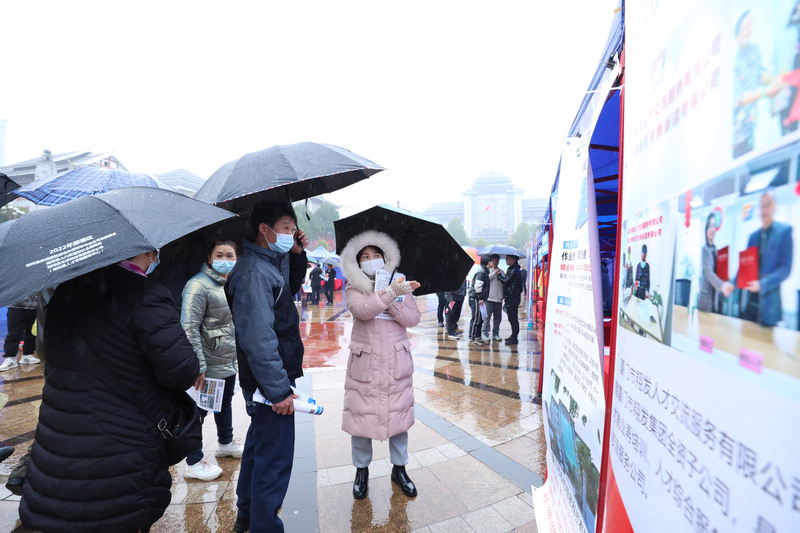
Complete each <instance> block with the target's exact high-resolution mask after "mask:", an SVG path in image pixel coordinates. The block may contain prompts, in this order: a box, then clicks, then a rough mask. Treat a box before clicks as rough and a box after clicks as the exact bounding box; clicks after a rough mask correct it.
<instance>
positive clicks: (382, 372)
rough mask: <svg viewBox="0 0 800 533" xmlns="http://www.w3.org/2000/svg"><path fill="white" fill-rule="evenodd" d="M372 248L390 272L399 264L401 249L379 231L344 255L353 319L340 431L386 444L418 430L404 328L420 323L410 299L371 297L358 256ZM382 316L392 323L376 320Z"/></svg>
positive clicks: (350, 245) (353, 243) (352, 242)
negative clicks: (380, 253)
mask: <svg viewBox="0 0 800 533" xmlns="http://www.w3.org/2000/svg"><path fill="white" fill-rule="evenodd" d="M368 245H375V246H378V247H380V248H381V249H382V250H383V252H384V262H385V263H386V266H385V267H384V268H385V269H386V270H387V271H389V272H392V271H393V270H394V269H395V268H397V265H399V264H400V250H399V248H398V246H397V243H395V242H394V241H393V240H392V239H391V238H390V237H389V236H388V235H386V234H384V233H379V232H376V231H367V232H364V233H361V234H359V235H357V236H356V237H353V238H352V239H350V241H349V242H348V244H347V246H345V249H344V250H342V252H341V254H340V259H341V268H342V271H343V273H344V275H345V278H346V279H347V289H346V290H345V298H346V301H347V307H348V308H349V310H350V312H351V313H352V315H353V332H352V336H351V339H350V340H351V342H350V357H349V359H348V361H347V377H346V378H345V383H344V412H343V416H342V429H343V430H344V431H346V432H347V433H349V434H350V435H354V436H357V437H366V438H370V439H375V440H386V439H388V438H389V437H391V436H394V435H397V434H399V433H403V432H404V431H407V430H408V429H409V428H410V427H411V426H412V425H413V424H414V388H413V374H414V362H413V360H412V358H411V342H410V341H409V340H408V334H407V333H406V328H409V327H413V326H416V325H417V324H418V323H419V319H420V312H419V309H418V308H417V305H416V303H415V302H414V297H413V296H412V295H410V294H409V295H407V296H406V297H405V302H404V303H398V302H395V301H394V298H392V295H391V294H390V293H389V292H387V291H386V290H382V291H380V292H377V293H376V292H373V281H372V280H371V279H369V278H368V277H367V275H366V274H364V273H363V272H362V271H361V269H360V268H359V266H358V262H357V261H356V254H358V252H360V251H361V250H362V249H363V248H364V247H365V246H368ZM384 310H388V312H389V314H390V315H391V317H392V318H393V320H384V319H379V318H375V317H376V316H377V315H379V314H381V313H382V312H383V311H384Z"/></svg>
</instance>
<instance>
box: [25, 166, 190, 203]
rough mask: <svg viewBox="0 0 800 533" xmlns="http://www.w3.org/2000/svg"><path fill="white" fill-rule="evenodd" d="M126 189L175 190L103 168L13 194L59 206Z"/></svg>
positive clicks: (54, 178) (68, 173)
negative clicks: (151, 188) (85, 197)
mask: <svg viewBox="0 0 800 533" xmlns="http://www.w3.org/2000/svg"><path fill="white" fill-rule="evenodd" d="M123 187H155V188H157V189H164V190H167V191H172V192H175V189H173V188H172V187H170V186H169V185H167V184H166V183H164V182H162V181H159V180H158V179H157V178H154V177H153V176H148V175H147V174H134V173H133V172H127V171H125V170H110V169H106V168H103V167H82V168H76V169H73V170H67V171H66V172H60V173H58V174H56V175H54V176H52V177H49V178H46V179H44V180H41V181H35V182H33V183H31V184H30V185H27V186H25V187H22V188H19V189H17V190H16V191H14V193H13V194H15V195H17V196H21V197H22V198H27V199H28V200H30V201H31V202H33V203H35V204H38V205H59V204H63V203H65V202H69V201H70V200H74V199H76V198H80V197H81V196H88V195H92V194H98V193H101V192H107V191H112V190H114V189H121V188H123Z"/></svg>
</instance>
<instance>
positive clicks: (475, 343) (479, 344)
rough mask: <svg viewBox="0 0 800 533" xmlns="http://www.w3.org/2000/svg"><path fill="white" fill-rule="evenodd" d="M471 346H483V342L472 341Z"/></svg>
mask: <svg viewBox="0 0 800 533" xmlns="http://www.w3.org/2000/svg"><path fill="white" fill-rule="evenodd" d="M469 345H470V346H483V343H482V342H481V341H479V340H478V339H472V340H471V341H469Z"/></svg>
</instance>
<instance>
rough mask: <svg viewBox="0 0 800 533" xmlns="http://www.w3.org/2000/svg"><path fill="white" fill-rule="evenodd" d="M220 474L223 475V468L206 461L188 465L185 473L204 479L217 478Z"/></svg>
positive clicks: (184, 475) (188, 475)
mask: <svg viewBox="0 0 800 533" xmlns="http://www.w3.org/2000/svg"><path fill="white" fill-rule="evenodd" d="M220 475H222V469H221V468H220V467H218V466H217V465H212V464H211V463H207V462H206V461H200V462H199V463H195V464H193V465H186V472H184V473H183V477H193V478H195V479H200V480H203V481H211V480H213V479H217V478H218V477H219V476H220Z"/></svg>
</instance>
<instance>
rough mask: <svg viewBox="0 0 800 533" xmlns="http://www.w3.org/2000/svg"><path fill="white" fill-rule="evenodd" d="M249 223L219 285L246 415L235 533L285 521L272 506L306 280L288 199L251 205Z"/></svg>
mask: <svg viewBox="0 0 800 533" xmlns="http://www.w3.org/2000/svg"><path fill="white" fill-rule="evenodd" d="M250 221H251V227H252V230H253V231H254V233H255V241H254V242H249V241H245V243H244V251H243V253H242V255H241V256H240V257H239V260H238V261H237V262H236V266H234V267H233V270H232V271H231V273H230V274H229V275H228V280H227V282H226V283H225V293H226V296H227V299H228V305H229V306H230V309H231V312H232V313H233V324H234V327H235V331H236V352H237V358H238V362H239V382H240V384H241V386H242V394H243V396H244V398H245V402H246V409H247V414H248V415H250V427H249V428H248V430H247V437H246V438H245V443H244V453H243V454H242V466H241V470H240V472H239V482H238V485H237V488H236V494H237V496H238V501H237V506H238V512H237V517H236V522H235V524H234V531H237V532H243V531H247V530H248V529H249V530H250V531H251V533H258V532H267V531H268V532H270V533H276V532H277V533H279V532H282V531H283V522H282V521H281V519H280V518H279V517H278V510H279V509H280V508H281V505H282V504H283V498H284V497H285V496H286V490H287V488H288V486H289V476H290V475H291V473H292V461H293V456H294V404H293V400H294V398H297V395H296V394H294V393H293V390H292V387H293V386H294V383H295V380H296V379H297V378H299V377H301V376H302V375H303V368H302V366H303V342H302V339H301V338H300V326H299V324H300V318H299V316H298V314H297V308H296V307H295V304H294V301H293V299H292V295H293V294H295V293H296V292H297V291H298V290H299V289H300V287H301V285H302V284H303V279H304V278H305V273H306V265H307V264H308V259H307V258H306V253H305V251H304V249H305V247H306V246H308V239H307V238H306V235H305V233H303V232H302V231H301V230H299V229H298V228H297V215H296V214H295V212H294V209H293V208H292V205H291V204H290V203H288V202H262V203H260V204H257V205H256V206H255V207H254V209H253V212H252V214H251V218H250ZM267 401H269V402H270V403H271V405H269V404H267V403H266V402H267Z"/></svg>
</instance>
